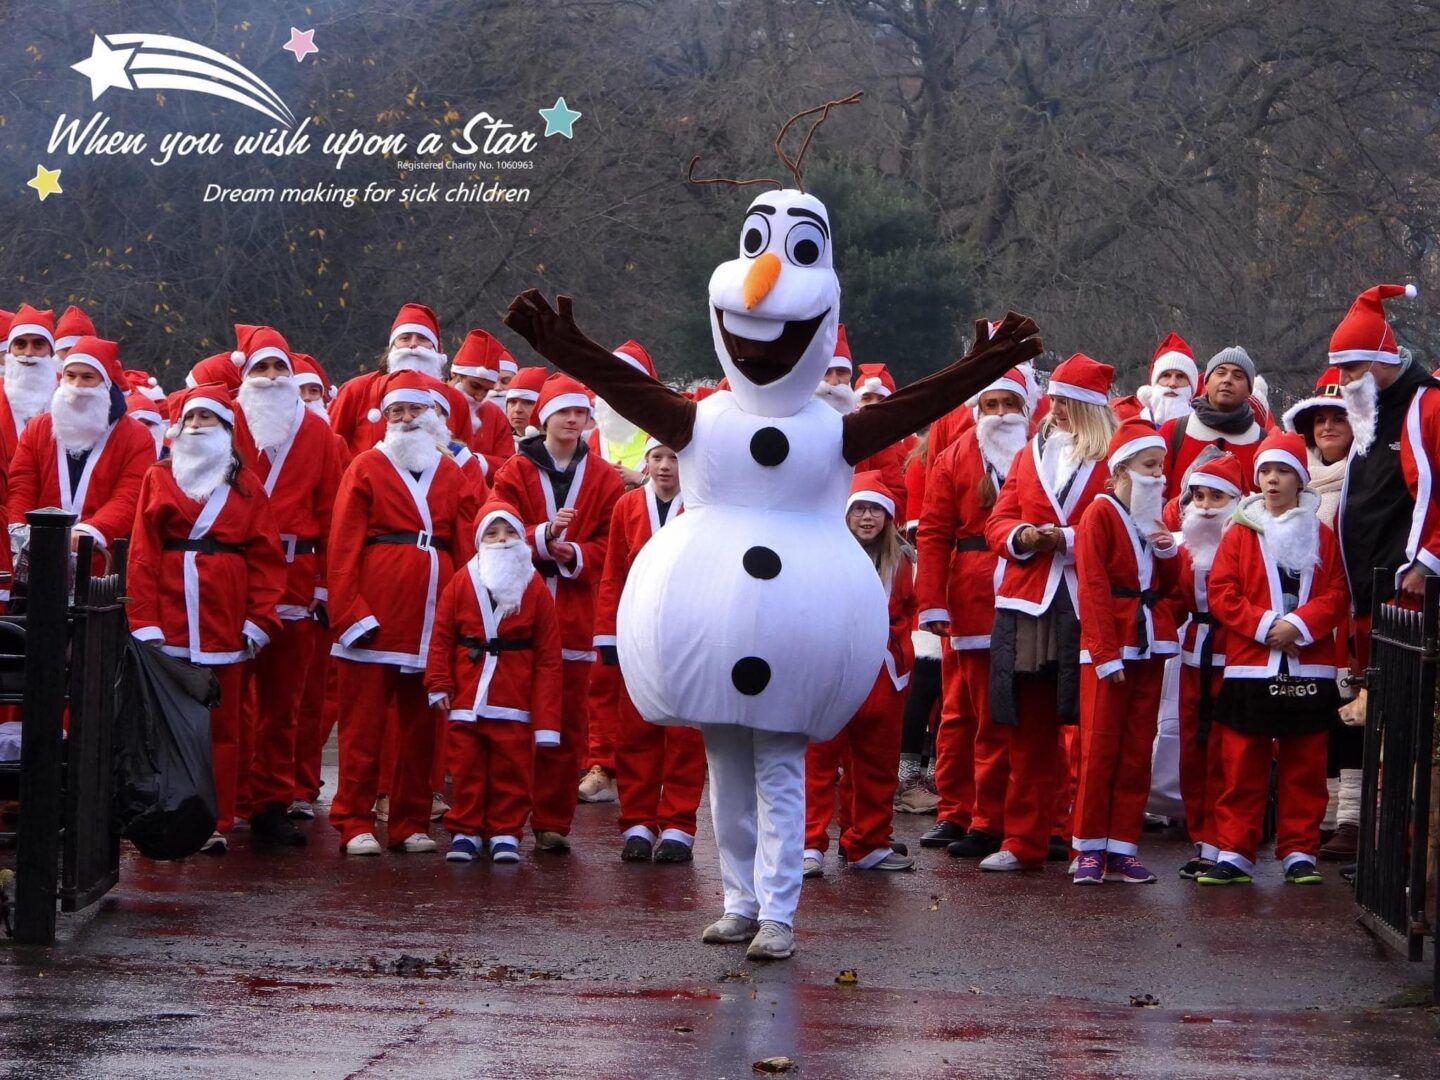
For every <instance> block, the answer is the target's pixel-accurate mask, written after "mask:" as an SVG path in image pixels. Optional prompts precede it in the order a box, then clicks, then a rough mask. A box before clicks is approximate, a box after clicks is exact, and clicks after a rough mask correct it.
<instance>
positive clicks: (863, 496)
mask: <svg viewBox="0 0 1440 1080" xmlns="http://www.w3.org/2000/svg"><path fill="white" fill-rule="evenodd" d="M857 502H868V503H874V504H875V505H876V506H883V507H884V508H885V512H886V513H887V514H889V515H890V518H891V520H892V521H893V520H894V518H895V500H894V499H892V498H890V497H889V496H888V495H882V494H880V492H878V491H856V492H853V493H851V495H850V498H849V499H847V500H846V501H845V512H846V513H847V514H848V513H849V512H850V508H851V507H852V506H854V505H855V504H856V503H857Z"/></svg>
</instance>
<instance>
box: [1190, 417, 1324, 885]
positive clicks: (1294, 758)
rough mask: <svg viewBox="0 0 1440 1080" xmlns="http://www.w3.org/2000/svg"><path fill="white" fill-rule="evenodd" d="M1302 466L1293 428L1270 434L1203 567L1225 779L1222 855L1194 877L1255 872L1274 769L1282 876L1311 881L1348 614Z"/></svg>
mask: <svg viewBox="0 0 1440 1080" xmlns="http://www.w3.org/2000/svg"><path fill="white" fill-rule="evenodd" d="M1308 480H1309V470H1308V469H1307V467H1306V465H1305V442H1304V440H1303V439H1301V437H1300V436H1299V435H1291V434H1279V433H1276V434H1273V435H1270V436H1269V437H1268V438H1266V439H1265V441H1264V442H1263V443H1262V444H1261V445H1260V448H1259V451H1258V452H1257V453H1256V455H1255V472H1254V481H1253V482H1254V484H1255V486H1256V487H1257V488H1259V494H1256V495H1251V496H1247V497H1246V498H1244V499H1242V500H1241V502H1240V506H1239V508H1238V510H1237V511H1236V514H1235V522H1234V524H1233V525H1231V526H1230V528H1229V529H1228V530H1227V531H1226V533H1225V536H1224V538H1223V539H1222V540H1221V541H1220V547H1219V550H1217V551H1216V553H1215V565H1214V567H1213V569H1212V570H1211V571H1210V610H1211V611H1213V612H1214V613H1215V618H1216V619H1217V620H1219V622H1220V624H1221V625H1222V626H1224V627H1225V630H1226V639H1225V682H1224V685H1223V686H1222V688H1221V690H1220V699H1219V701H1218V702H1217V703H1216V709H1215V727H1214V728H1213V729H1212V731H1211V738H1212V739H1214V740H1215V745H1214V746H1213V747H1212V749H1211V752H1212V753H1216V754H1219V756H1220V767H1221V784H1220V788H1219V792H1218V794H1217V795H1216V796H1215V799H1214V806H1213V810H1214V818H1215V826H1214V834H1215V844H1216V846H1217V847H1218V848H1219V855H1218V857H1217V860H1216V862H1215V865H1214V866H1211V867H1210V868H1209V869H1207V870H1205V871H1203V872H1202V873H1201V874H1200V876H1199V877H1198V878H1196V881H1197V882H1198V883H1199V884H1201V885H1236V884H1248V883H1249V881H1250V879H1251V875H1252V874H1253V873H1254V871H1255V858H1256V850H1257V849H1258V848H1259V846H1260V837H1261V831H1262V828H1263V819H1264V816H1265V802H1266V797H1267V795H1268V793H1269V790H1270V782H1271V779H1270V778H1271V767H1272V763H1273V765H1274V769H1275V773H1274V775H1275V784H1276V791H1277V799H1276V801H1277V814H1276V834H1277V835H1276V839H1275V857H1276V859H1278V860H1279V861H1280V863H1281V865H1282V866H1283V867H1284V870H1285V880H1286V882H1288V883H1291V884H1296V885H1309V884H1317V883H1319V881H1320V873H1319V871H1317V870H1316V868H1315V858H1316V852H1317V850H1318V848H1319V846H1320V821H1321V819H1322V818H1323V817H1324V815H1325V803H1326V799H1327V791H1326V787H1325V761H1326V754H1327V749H1328V742H1329V730H1330V725H1331V723H1332V722H1333V721H1334V717H1335V712H1336V710H1337V709H1338V707H1339V705H1340V697H1339V691H1338V690H1337V688H1336V684H1335V675H1336V657H1337V650H1338V643H1337V642H1336V636H1335V631H1336V628H1337V627H1339V626H1340V625H1341V624H1342V622H1343V621H1344V619H1345V613H1346V611H1347V610H1348V608H1349V603H1350V597H1349V593H1348V592H1347V590H1346V588H1345V577H1344V571H1343V569H1342V567H1341V562H1340V551H1339V545H1338V544H1337V543H1336V540H1335V534H1334V533H1332V532H1331V531H1330V529H1329V528H1328V527H1327V526H1325V525H1322V524H1321V523H1320V519H1319V518H1318V517H1317V516H1316V511H1317V509H1318V508H1319V502H1320V500H1319V499H1318V498H1316V496H1315V495H1314V494H1313V493H1311V492H1309V491H1307V490H1305V484H1306V482H1307V481H1308Z"/></svg>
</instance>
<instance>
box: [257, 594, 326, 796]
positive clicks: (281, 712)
mask: <svg viewBox="0 0 1440 1080" xmlns="http://www.w3.org/2000/svg"><path fill="white" fill-rule="evenodd" d="M280 626H281V629H280V634H279V636H278V637H276V639H275V640H274V641H272V642H270V644H269V645H267V646H265V648H263V649H261V650H260V653H259V655H258V656H256V657H255V659H254V660H252V661H251V662H250V663H249V664H248V665H247V666H248V667H249V669H250V671H249V679H250V681H251V682H252V683H253V684H254V696H253V697H247V701H246V704H247V706H248V709H247V716H246V723H247V726H248V727H249V728H250V730H251V737H250V738H251V744H252V745H251V748H250V760H249V763H248V768H249V775H250V786H249V792H248V794H249V797H250V812H251V813H252V814H255V813H259V812H260V811H262V810H264V809H265V808H266V807H267V806H270V805H274V804H277V803H278V804H279V805H280V807H281V808H282V809H284V808H285V807H288V806H289V805H290V799H291V795H292V792H293V791H294V788H295V755H296V749H297V744H298V736H299V715H300V700H301V697H302V696H303V694H304V693H305V682H306V680H307V679H308V678H309V675H310V658H311V656H312V654H313V651H314V647H315V637H316V633H317V631H318V630H319V624H318V623H316V622H315V620H314V619H289V620H286V621H284V622H282V623H281V624H280ZM322 636H323V635H322Z"/></svg>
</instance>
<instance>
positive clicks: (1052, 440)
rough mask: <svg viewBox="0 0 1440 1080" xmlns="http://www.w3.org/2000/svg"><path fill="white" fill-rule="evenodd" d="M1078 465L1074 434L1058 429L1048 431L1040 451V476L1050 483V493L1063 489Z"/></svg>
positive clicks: (1056, 492) (1056, 493)
mask: <svg viewBox="0 0 1440 1080" xmlns="http://www.w3.org/2000/svg"><path fill="white" fill-rule="evenodd" d="M1079 467H1080V462H1079V461H1078V460H1077V459H1076V456H1075V436H1074V435H1072V434H1071V433H1070V432H1068V431H1060V430H1058V429H1057V430H1055V431H1052V432H1050V434H1049V436H1047V437H1046V439H1045V445H1044V447H1043V448H1042V449H1041V451H1040V478H1041V479H1042V480H1045V481H1047V482H1048V483H1049V484H1050V490H1051V493H1052V494H1055V495H1058V494H1059V493H1060V492H1061V491H1063V490H1064V489H1065V485H1066V483H1068V482H1069V480H1070V477H1072V476H1074V475H1075V470H1076V469H1078V468H1079Z"/></svg>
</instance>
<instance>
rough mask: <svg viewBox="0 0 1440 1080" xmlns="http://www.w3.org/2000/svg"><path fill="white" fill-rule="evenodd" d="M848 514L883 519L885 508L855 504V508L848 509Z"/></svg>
mask: <svg viewBox="0 0 1440 1080" xmlns="http://www.w3.org/2000/svg"><path fill="white" fill-rule="evenodd" d="M850 513H852V514H854V515H855V516H856V517H882V518H883V517H884V516H885V508H884V507H883V506H866V505H865V504H864V503H857V504H856V505H855V506H852V507H851V508H850Z"/></svg>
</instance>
